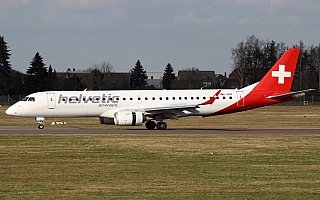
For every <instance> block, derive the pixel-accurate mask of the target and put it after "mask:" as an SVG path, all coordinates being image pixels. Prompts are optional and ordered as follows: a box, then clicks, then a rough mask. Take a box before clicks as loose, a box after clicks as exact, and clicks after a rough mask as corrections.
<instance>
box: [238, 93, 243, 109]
mask: <svg viewBox="0 0 320 200" xmlns="http://www.w3.org/2000/svg"><path fill="white" fill-rule="evenodd" d="M243 97H244V95H243V91H237V100H238V101H237V105H238V107H242V106H244V98H243Z"/></svg>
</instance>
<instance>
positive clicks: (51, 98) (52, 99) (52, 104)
mask: <svg viewBox="0 0 320 200" xmlns="http://www.w3.org/2000/svg"><path fill="white" fill-rule="evenodd" d="M47 102H48V108H49V109H55V108H56V96H55V94H54V93H53V92H51V93H47Z"/></svg>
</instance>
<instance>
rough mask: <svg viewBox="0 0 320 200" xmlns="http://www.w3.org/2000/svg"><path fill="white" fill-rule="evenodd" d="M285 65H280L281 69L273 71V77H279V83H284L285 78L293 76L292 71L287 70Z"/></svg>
mask: <svg viewBox="0 0 320 200" xmlns="http://www.w3.org/2000/svg"><path fill="white" fill-rule="evenodd" d="M285 68H286V66H285V65H279V71H272V77H277V78H278V84H284V78H291V72H288V71H285Z"/></svg>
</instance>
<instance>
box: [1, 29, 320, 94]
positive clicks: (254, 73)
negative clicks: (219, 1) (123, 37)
mask: <svg viewBox="0 0 320 200" xmlns="http://www.w3.org/2000/svg"><path fill="white" fill-rule="evenodd" d="M293 47H299V48H300V49H301V53H300V57H299V61H298V65H297V70H296V74H295V79H294V83H293V90H299V89H307V88H315V89H319V88H320V85H319V79H320V44H319V45H318V46H314V45H311V46H306V45H304V43H303V42H302V41H300V42H299V44H296V45H293ZM288 48H289V47H288V46H286V45H285V43H283V42H279V43H277V42H275V41H273V40H272V41H269V40H261V39H258V38H256V37H255V36H254V35H252V36H248V37H247V38H246V40H245V41H242V42H239V43H238V44H237V45H236V47H235V48H233V49H232V50H231V59H232V64H231V69H232V74H233V75H234V76H235V77H236V79H238V81H239V83H240V86H241V87H244V86H247V85H250V84H252V83H255V82H257V81H259V80H260V79H261V78H262V77H263V76H264V75H265V74H266V72H267V71H268V70H269V69H270V68H271V67H272V66H273V65H274V63H275V62H276V61H277V60H278V59H279V58H280V57H281V55H282V54H283V53H284V52H285V51H286V50H287V49H288ZM10 56H11V54H10V49H9V46H8V44H7V43H6V41H5V40H4V37H3V36H1V35H0V94H1V95H8V94H10V95H15V94H19V95H26V94H30V93H33V92H39V91H49V90H83V89H85V88H86V85H84V84H83V83H82V82H81V78H80V77H77V76H72V77H69V78H68V79H65V80H63V81H61V80H60V81H59V80H58V79H57V72H56V71H55V70H54V69H53V68H52V66H51V65H50V66H49V67H47V66H46V65H45V64H44V61H43V58H42V56H41V55H40V53H39V52H36V54H35V56H34V57H33V58H32V59H31V61H30V66H29V67H28V68H27V71H26V73H25V74H24V73H22V72H19V71H16V70H14V69H12V67H11V63H10ZM85 71H86V72H88V73H90V74H91V76H92V79H93V81H94V83H93V85H94V86H93V88H92V89H94V90H103V89H105V88H107V85H108V84H110V83H109V82H108V75H110V73H112V72H113V66H112V64H110V63H108V62H102V63H101V65H100V64H94V65H92V66H91V67H89V68H88V69H86V70H85ZM174 79H175V75H174V70H173V67H172V66H171V64H170V63H168V64H167V66H166V67H165V69H164V73H163V80H162V85H163V88H165V89H172V86H173V82H174ZM129 85H130V86H129V87H130V88H132V89H148V88H150V87H149V86H148V85H147V74H146V71H145V70H144V68H143V66H142V64H141V62H140V60H138V61H137V62H136V63H135V65H134V67H133V68H132V69H131V70H130V83H129ZM126 89H127V88H126Z"/></svg>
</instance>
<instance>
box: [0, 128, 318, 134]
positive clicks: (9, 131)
mask: <svg viewBox="0 0 320 200" xmlns="http://www.w3.org/2000/svg"><path fill="white" fill-rule="evenodd" d="M12 134H15V135H17V134H21V135H30V134H35V135H42V134H43V135H46V134H67V135H77V134H79V135H83V134H89V135H90V134H216V135H219V134H287V135H299V134H301V135H320V129H305V128H303V129H288V128H284V129H236V128H234V129H197V128H194V129H167V130H147V129H143V128H141V129H80V128H72V127H46V128H44V129H42V130H40V129H38V128H37V127H0V135H12Z"/></svg>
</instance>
